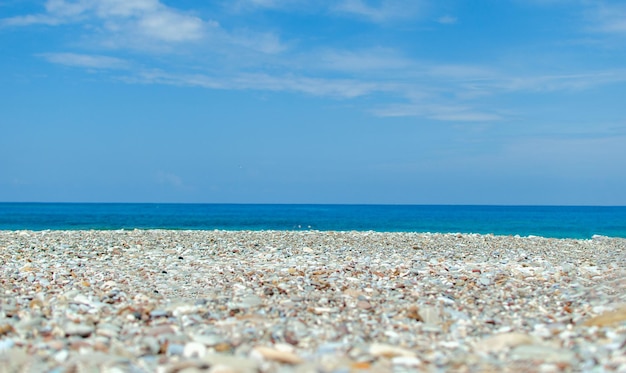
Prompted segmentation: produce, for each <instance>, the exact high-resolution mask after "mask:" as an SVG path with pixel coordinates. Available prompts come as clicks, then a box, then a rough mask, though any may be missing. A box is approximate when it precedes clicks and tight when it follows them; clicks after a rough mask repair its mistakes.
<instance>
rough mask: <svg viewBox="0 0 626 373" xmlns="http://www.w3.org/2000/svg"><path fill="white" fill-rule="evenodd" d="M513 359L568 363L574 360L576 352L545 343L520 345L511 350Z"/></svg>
mask: <svg viewBox="0 0 626 373" xmlns="http://www.w3.org/2000/svg"><path fill="white" fill-rule="evenodd" d="M511 358H512V359H513V360H533V361H541V362H544V363H568V364H573V363H575V362H576V354H575V353H574V352H573V351H569V350H565V349H562V348H554V347H551V346H545V345H522V346H518V347H516V348H515V349H513V351H512V352H511Z"/></svg>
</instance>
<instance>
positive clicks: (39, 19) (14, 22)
mask: <svg viewBox="0 0 626 373" xmlns="http://www.w3.org/2000/svg"><path fill="white" fill-rule="evenodd" d="M62 23H64V22H63V20H62V19H60V18H58V17H54V16H50V15H46V14H30V15H26V16H16V17H9V18H3V19H0V26H2V27H20V26H30V25H49V26H56V25H60V24H62Z"/></svg>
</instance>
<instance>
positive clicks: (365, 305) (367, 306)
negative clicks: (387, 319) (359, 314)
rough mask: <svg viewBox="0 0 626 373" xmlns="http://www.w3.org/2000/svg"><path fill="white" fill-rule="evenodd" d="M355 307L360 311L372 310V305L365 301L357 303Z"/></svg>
mask: <svg viewBox="0 0 626 373" xmlns="http://www.w3.org/2000/svg"><path fill="white" fill-rule="evenodd" d="M356 306H357V307H358V308H360V309H362V310H369V309H371V308H372V305H371V304H370V302H368V301H366V300H360V301H358V302H357V304H356Z"/></svg>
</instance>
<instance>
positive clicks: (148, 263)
mask: <svg viewBox="0 0 626 373" xmlns="http://www.w3.org/2000/svg"><path fill="white" fill-rule="evenodd" d="M0 262H1V263H3V273H4V274H5V275H4V276H3V277H2V278H1V280H2V282H1V284H2V286H1V287H0V305H1V307H0V367H2V369H6V370H7V371H20V370H25V371H50V372H65V371H109V372H126V371H135V372H140V371H142V372H143V371H154V372H198V371H209V372H214V373H218V372H222V373H232V372H244V373H247V372H261V373H273V372H281V373H289V372H352V371H355V372H356V371H363V372H366V371H371V372H396V371H397V372H404V371H424V372H440V371H463V372H483V371H507V370H510V371H523V370H524V369H531V370H532V371H541V372H559V371H618V372H619V371H626V358H624V356H626V308H625V307H624V305H625V304H626V270H625V268H626V240H624V239H620V238H609V237H596V238H594V239H591V240H573V239H550V238H542V237H509V236H494V235H477V234H439V233H378V232H317V231H293V232H290V231H262V232H253V231H218V230H215V231H168V230H117V231H40V232H33V231H0ZM2 369H0V371H2Z"/></svg>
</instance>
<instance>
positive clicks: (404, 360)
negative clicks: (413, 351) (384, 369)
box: [391, 356, 422, 368]
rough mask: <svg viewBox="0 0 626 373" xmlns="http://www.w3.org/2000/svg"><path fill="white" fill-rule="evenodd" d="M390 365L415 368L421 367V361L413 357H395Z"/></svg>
mask: <svg viewBox="0 0 626 373" xmlns="http://www.w3.org/2000/svg"><path fill="white" fill-rule="evenodd" d="M391 364H393V365H399V366H403V367H411V368H415V367H418V366H420V365H422V361H421V360H420V359H419V358H417V357H415V356H395V357H393V358H392V359H391Z"/></svg>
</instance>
